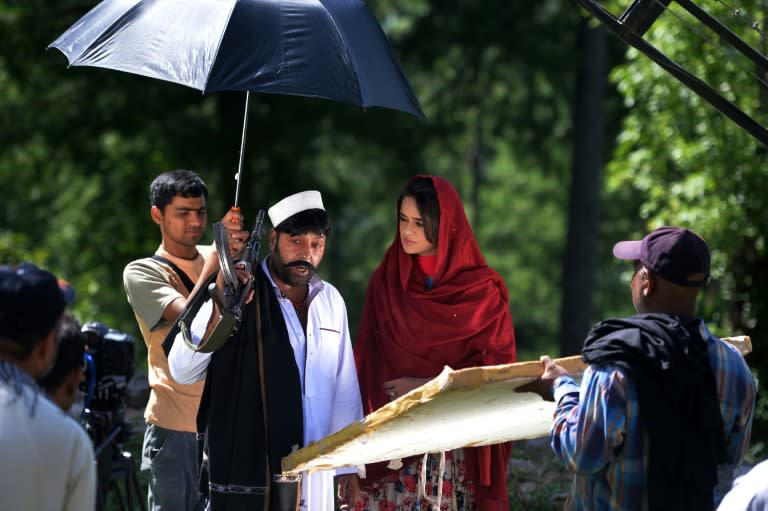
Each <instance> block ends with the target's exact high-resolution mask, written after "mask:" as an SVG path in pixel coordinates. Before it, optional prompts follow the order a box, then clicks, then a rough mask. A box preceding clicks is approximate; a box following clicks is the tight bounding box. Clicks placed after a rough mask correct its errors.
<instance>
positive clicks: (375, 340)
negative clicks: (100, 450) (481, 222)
mask: <svg viewBox="0 0 768 511" xmlns="http://www.w3.org/2000/svg"><path fill="white" fill-rule="evenodd" d="M397 214H398V230H397V232H396V234H395V239H394V241H393V242H392V245H390V247H389V249H388V250H387V253H386V254H385V255H384V260H383V261H382V262H381V264H380V265H379V267H378V268H376V270H375V271H374V273H373V275H372V276H371V280H370V282H369V283H368V291H367V294H366V298H365V307H364V308H363V315H362V318H361V322H360V329H359V331H358V333H357V337H356V339H355V361H356V363H357V371H358V376H359V380H360V387H361V391H362V397H363V407H364V409H365V413H366V414H368V413H370V412H372V411H374V410H376V409H378V408H380V407H381V406H383V405H385V404H387V403H388V402H390V401H392V400H393V399H397V398H398V397H399V396H402V395H403V394H405V393H407V392H409V391H411V390H413V389H414V388H416V387H419V386H420V385H422V384H424V383H426V382H427V381H429V380H431V379H432V378H434V377H435V376H437V375H438V374H439V373H440V372H441V371H442V370H443V367H444V366H446V365H447V366H449V367H451V368H452V369H462V368H465V367H473V366H484V365H496V364H507V363H511V362H514V361H515V359H516V357H515V334H514V331H513V329H512V316H511V315H510V312H509V296H508V294H507V289H506V287H505V285H504V281H503V280H502V278H501V276H500V275H499V274H498V273H496V271H494V270H493V269H491V268H490V267H488V265H487V264H486V262H485V259H484V258H483V256H482V254H481V253H480V249H479V247H478V245H477V241H476V240H475V237H474V235H473V234H472V229H471V228H470V226H469V222H468V221H467V217H466V216H465V214H464V208H463V206H462V204H461V199H460V198H459V195H458V193H457V192H456V190H455V189H454V188H453V186H452V185H451V184H450V183H449V182H448V181H446V180H445V179H443V178H440V177H436V176H416V177H414V178H413V179H411V180H410V181H409V182H408V183H407V184H406V185H405V187H404V188H403V190H402V192H401V193H400V197H399V199H398V201H397ZM510 448H511V444H509V443H505V444H499V445H493V446H485V447H476V448H464V449H456V450H453V451H449V452H446V453H445V461H444V463H445V465H444V470H443V471H442V473H441V470H440V468H439V466H440V461H439V458H440V456H439V455H431V456H429V457H428V458H427V463H426V464H423V463H422V459H423V457H422V456H416V457H414V458H409V459H406V460H402V466H399V465H401V463H399V461H394V462H390V463H389V465H386V464H384V463H378V464H372V465H368V466H367V472H368V474H367V478H366V479H363V480H361V490H362V491H361V498H360V500H359V501H358V504H357V506H356V508H355V509H356V511H380V510H381V511H383V510H387V511H406V510H408V511H411V510H416V509H419V510H425V509H438V508H437V507H430V506H434V505H436V504H437V502H438V501H439V502H440V507H439V509H441V510H442V509H451V510H453V509H455V510H459V511H470V510H479V511H507V510H508V509H509V502H508V495H507V470H506V467H507V460H508V458H509V452H510ZM422 471H424V472H425V476H426V485H425V488H424V490H423V493H422V490H421V489H420V488H418V487H419V486H420V485H419V477H420V475H421V473H422ZM436 481H440V484H439V485H438V484H436ZM438 488H441V495H440V496H438Z"/></svg>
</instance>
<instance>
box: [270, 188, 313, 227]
mask: <svg viewBox="0 0 768 511" xmlns="http://www.w3.org/2000/svg"><path fill="white" fill-rule="evenodd" d="M308 209H322V210H323V211H325V208H324V207H323V198H322V197H321V196H320V192H318V191H317V190H308V191H306V192H299V193H294V194H293V195H289V196H288V197H286V198H285V199H283V200H281V201H280V202H278V203H277V204H275V205H274V206H272V207H271V208H269V209H268V210H267V214H268V215H269V220H270V221H271V222H272V227H277V226H278V225H280V224H281V223H283V221H285V220H286V219H288V218H290V217H292V216H293V215H295V214H296V213H301V212H302V211H306V210H308Z"/></svg>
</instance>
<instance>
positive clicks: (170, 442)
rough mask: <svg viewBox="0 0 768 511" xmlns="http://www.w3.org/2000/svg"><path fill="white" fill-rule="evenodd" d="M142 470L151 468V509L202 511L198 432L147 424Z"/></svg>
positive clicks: (159, 510) (153, 510)
mask: <svg viewBox="0 0 768 511" xmlns="http://www.w3.org/2000/svg"><path fill="white" fill-rule="evenodd" d="M141 469H142V470H149V492H148V495H147V502H148V508H149V511H199V510H200V509H201V508H202V504H201V502H200V492H199V489H198V463H197V440H196V435H195V433H185V432H182V431H172V430H170V429H165V428H161V427H160V426H156V425H154V424H147V429H146V431H145V432H144V447H143V448H142V456H141Z"/></svg>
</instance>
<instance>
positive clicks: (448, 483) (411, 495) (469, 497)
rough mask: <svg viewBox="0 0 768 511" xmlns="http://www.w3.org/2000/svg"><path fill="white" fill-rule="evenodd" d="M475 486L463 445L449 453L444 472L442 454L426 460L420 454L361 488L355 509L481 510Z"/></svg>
mask: <svg viewBox="0 0 768 511" xmlns="http://www.w3.org/2000/svg"><path fill="white" fill-rule="evenodd" d="M422 471H423V474H424V481H423V482H424V488H423V492H422V490H421V489H420V486H421V481H420V478H421V476H422ZM473 487H474V484H473V483H472V481H465V480H464V450H463V449H456V450H453V451H447V452H446V453H445V465H444V467H443V470H442V474H441V470H440V455H439V454H430V455H428V456H427V459H426V463H425V462H424V459H423V458H422V457H419V459H418V460H417V461H414V462H411V463H409V464H407V465H406V466H404V467H403V468H401V469H400V470H397V471H392V473H391V474H388V475H386V476H385V477H383V478H381V479H379V480H378V481H375V482H374V483H372V484H371V485H369V486H367V487H366V488H365V489H361V491H360V498H359V500H358V503H357V505H356V506H355V511H477V506H476V504H475V501H474V498H473V495H474V490H473ZM438 489H439V490H440V491H441V495H440V498H438ZM438 501H439V507H438Z"/></svg>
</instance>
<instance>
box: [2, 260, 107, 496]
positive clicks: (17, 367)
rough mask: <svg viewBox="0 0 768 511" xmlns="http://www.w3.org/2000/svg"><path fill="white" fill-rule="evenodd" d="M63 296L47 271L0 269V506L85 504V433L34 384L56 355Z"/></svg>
mask: <svg viewBox="0 0 768 511" xmlns="http://www.w3.org/2000/svg"><path fill="white" fill-rule="evenodd" d="M63 312H64V296H63V295H62V292H61V290H60V289H59V285H58V283H57V281H56V278H55V277H54V276H53V275H52V274H51V273H49V272H47V271H45V270H41V269H40V268H38V267H36V266H34V265H32V264H28V263H24V264H20V265H18V266H15V267H11V266H0V453H2V455H0V474H2V476H0V496H2V497H0V501H1V502H2V503H0V508H2V509H3V511H29V510H31V509H61V510H66V511H79V510H87V509H93V508H94V506H95V504H96V466H95V461H94V455H93V445H92V444H91V440H90V439H89V438H88V435H87V434H86V433H85V430H84V429H83V428H82V427H80V425H79V424H77V423H76V422H75V421H74V420H73V419H72V418H70V417H69V416H67V415H66V414H65V413H64V411H62V410H61V409H60V408H59V407H58V406H56V405H55V404H53V403H52V402H51V401H49V400H48V399H47V398H46V397H45V394H44V393H43V391H42V390H41V389H40V388H39V387H38V386H37V384H36V383H35V379H36V378H40V377H42V376H44V375H45V374H46V373H47V372H48V371H49V370H50V368H51V365H52V363H53V361H54V359H55V357H56V350H57V335H58V328H59V325H60V323H61V318H62V314H63Z"/></svg>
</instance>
